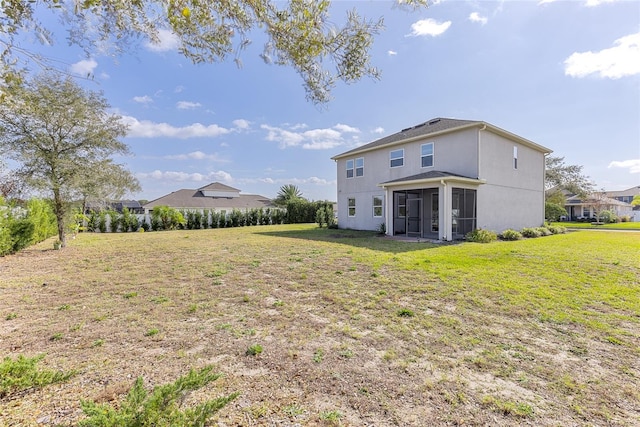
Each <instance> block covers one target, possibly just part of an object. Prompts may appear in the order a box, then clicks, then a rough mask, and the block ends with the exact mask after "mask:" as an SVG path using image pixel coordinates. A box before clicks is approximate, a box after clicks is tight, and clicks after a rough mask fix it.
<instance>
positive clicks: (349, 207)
mask: <svg viewBox="0 0 640 427" xmlns="http://www.w3.org/2000/svg"><path fill="white" fill-rule="evenodd" d="M351 201H353V204H352V203H351ZM352 212H353V213H352ZM347 215H348V216H349V217H354V216H356V198H355V197H349V198H347Z"/></svg>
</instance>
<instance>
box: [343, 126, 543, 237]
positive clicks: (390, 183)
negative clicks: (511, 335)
mask: <svg viewBox="0 0 640 427" xmlns="http://www.w3.org/2000/svg"><path fill="white" fill-rule="evenodd" d="M549 153H551V150H549V149H548V148H545V147H543V146H541V145H538V144H536V143H534V142H532V141H529V140H527V139H525V138H522V137H520V136H518V135H515V134H513V133H510V132H508V131H505V130H503V129H500V128H498V127H496V126H493V125H492V124H489V123H486V122H483V121H473V120H456V119H446V118H436V119H433V120H429V121H428V122H425V123H421V124H419V125H416V126H413V127H410V128H407V129H403V130H402V131H400V132H398V133H395V134H393V135H389V136H386V137H384V138H381V139H379V140H377V141H373V142H371V143H369V144H365V145H363V146H360V147H358V148H356V149H353V150H350V151H347V152H345V153H342V154H339V155H337V156H334V157H332V159H333V160H335V161H336V164H337V170H338V225H339V226H340V227H341V228H351V229H357V230H378V229H380V227H381V225H382V224H384V227H385V230H386V233H387V234H388V235H393V236H408V237H424V238H434V239H440V240H453V239H456V238H461V237H463V236H464V235H465V234H466V233H467V232H469V231H471V230H474V229H476V228H483V229H488V230H493V231H496V232H501V231H504V230H506V229H508V228H512V229H517V230H519V229H522V228H524V227H535V226H540V225H542V224H543V223H544V174H545V156H546V155H547V154H549Z"/></svg>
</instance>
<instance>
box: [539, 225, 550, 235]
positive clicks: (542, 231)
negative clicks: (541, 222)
mask: <svg viewBox="0 0 640 427" xmlns="http://www.w3.org/2000/svg"><path fill="white" fill-rule="evenodd" d="M536 230H538V232H539V233H540V235H541V236H551V230H549V229H548V228H547V227H537V228H536Z"/></svg>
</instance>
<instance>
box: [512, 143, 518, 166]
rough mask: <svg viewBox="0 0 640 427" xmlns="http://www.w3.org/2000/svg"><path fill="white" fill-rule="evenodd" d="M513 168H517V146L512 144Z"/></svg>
mask: <svg viewBox="0 0 640 427" xmlns="http://www.w3.org/2000/svg"><path fill="white" fill-rule="evenodd" d="M513 169H515V170H518V146H517V145H514V146H513Z"/></svg>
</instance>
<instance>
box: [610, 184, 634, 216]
mask: <svg viewBox="0 0 640 427" xmlns="http://www.w3.org/2000/svg"><path fill="white" fill-rule="evenodd" d="M607 196H609V197H611V198H612V199H616V200H619V201H621V202H625V203H631V202H632V201H633V197H634V196H640V185H639V186H636V187H631V188H627V189H626V190H622V191H607ZM635 209H636V210H640V205H638V206H636V207H635Z"/></svg>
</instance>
